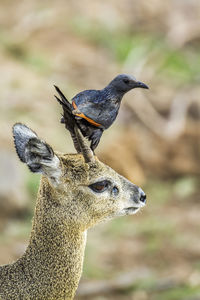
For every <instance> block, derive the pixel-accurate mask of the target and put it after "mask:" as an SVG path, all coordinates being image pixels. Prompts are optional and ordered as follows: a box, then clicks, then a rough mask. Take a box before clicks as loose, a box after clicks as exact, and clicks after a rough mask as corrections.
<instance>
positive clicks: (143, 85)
mask: <svg viewBox="0 0 200 300" xmlns="http://www.w3.org/2000/svg"><path fill="white" fill-rule="evenodd" d="M136 87H138V88H142V89H149V87H148V85H146V84H145V83H143V82H141V81H137V84H136Z"/></svg>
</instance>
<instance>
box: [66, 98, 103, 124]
mask: <svg viewBox="0 0 200 300" xmlns="http://www.w3.org/2000/svg"><path fill="white" fill-rule="evenodd" d="M72 105H73V108H74V109H77V108H78V107H77V105H76V103H75V102H74V101H73V102H72ZM75 115H76V116H78V117H81V118H83V119H85V120H86V121H88V122H89V123H90V124H92V125H94V126H96V127H99V126H101V124H99V123H97V122H95V121H94V120H92V119H90V118H88V117H86V116H85V115H84V114H83V113H80V114H79V113H77V114H75Z"/></svg>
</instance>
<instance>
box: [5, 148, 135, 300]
mask: <svg viewBox="0 0 200 300" xmlns="http://www.w3.org/2000/svg"><path fill="white" fill-rule="evenodd" d="M57 157H58V158H59V160H60V169H61V173H62V175H61V178H60V180H59V183H58V184H57V185H56V187H55V185H53V183H52V181H51V179H49V178H47V177H46V176H42V178H41V183H40V188H39V192H38V198H37V203H36V209H35V213H34V219H33V226H32V232H31V236H30V241H29V245H28V247H27V250H26V252H25V253H24V255H23V256H22V257H21V258H19V259H18V260H17V261H16V262H14V263H13V264H10V265H5V266H1V267H0V299H1V300H21V299H23V300H64V299H66V300H70V299H73V297H74V295H75V291H76V289H77V286H78V283H79V279H80V276H81V272H82V265H83V257H84V249H85V243H86V231H87V229H88V228H90V227H92V226H93V225H95V224H97V223H99V222H101V221H104V220H106V219H109V218H112V217H115V216H120V215H125V214H128V213H127V212H124V211H123V212H122V210H123V208H124V207H129V206H130V205H131V204H130V203H132V202H131V201H133V200H134V201H135V202H134V201H133V202H134V203H137V202H139V200H137V199H138V197H139V190H138V187H137V186H135V185H133V184H132V183H130V182H129V181H128V180H126V179H125V178H123V177H122V176H120V175H119V174H117V173H116V172H115V171H114V170H112V169H111V168H109V167H108V166H106V165H104V164H103V163H101V162H100V161H99V160H98V159H97V158H95V162H94V163H90V164H86V163H85V162H84V159H83V157H82V155H80V154H68V155H61V154H57ZM99 179H110V180H111V181H112V182H113V183H114V184H115V185H116V186H117V187H118V189H119V195H117V196H114V195H112V194H109V195H108V193H107V192H106V193H102V194H95V192H93V191H91V189H90V188H89V187H88V185H90V184H91V183H94V182H96V181H97V180H99ZM134 197H135V198H134ZM138 207H139V206H138Z"/></svg>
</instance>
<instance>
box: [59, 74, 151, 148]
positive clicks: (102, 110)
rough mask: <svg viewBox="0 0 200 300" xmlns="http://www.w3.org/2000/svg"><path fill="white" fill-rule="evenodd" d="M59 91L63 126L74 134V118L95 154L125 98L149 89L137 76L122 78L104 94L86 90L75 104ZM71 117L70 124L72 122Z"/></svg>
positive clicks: (113, 83)
mask: <svg viewBox="0 0 200 300" xmlns="http://www.w3.org/2000/svg"><path fill="white" fill-rule="evenodd" d="M55 88H56V90H57V92H58V93H59V95H60V97H61V99H59V98H58V97H56V96H55V97H56V99H57V100H58V101H59V103H60V104H61V105H62V107H63V111H64V114H63V117H62V119H61V123H65V126H66V128H67V129H69V130H70V129H71V130H70V132H71V133H72V131H73V128H72V127H73V126H71V128H69V127H70V124H69V115H71V117H72V115H73V117H74V121H75V122H76V124H77V125H78V127H79V128H80V130H81V132H82V134H83V135H84V136H85V137H86V138H88V140H89V141H91V145H90V147H91V149H92V150H93V151H94V149H95V148H96V147H97V145H98V144H99V141H100V138H101V136H102V133H103V131H104V130H105V129H107V128H109V127H110V126H111V125H112V123H113V122H114V120H115V119H116V117H117V115H118V111H119V108H120V104H121V100H122V98H123V96H124V94H125V93H127V92H128V91H130V90H132V89H134V88H143V89H148V86H147V85H146V84H144V83H143V82H141V81H137V80H136V79H135V78H134V77H133V76H130V75H126V74H120V75H118V76H116V77H115V78H114V79H113V80H112V81H111V82H110V83H109V84H108V85H107V86H106V87H105V88H103V89H102V90H86V91H83V92H80V93H78V94H77V95H76V96H75V97H73V98H72V104H71V103H70V102H69V101H68V100H67V99H66V98H65V96H64V95H63V93H62V92H61V91H60V89H59V88H58V87H57V86H55ZM71 117H70V120H72V118H71ZM67 123H68V124H67Z"/></svg>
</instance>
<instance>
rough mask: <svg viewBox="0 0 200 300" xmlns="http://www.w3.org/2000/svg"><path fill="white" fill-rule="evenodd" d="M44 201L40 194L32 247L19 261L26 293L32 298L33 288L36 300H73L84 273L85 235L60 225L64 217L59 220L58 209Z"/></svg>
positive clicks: (62, 224)
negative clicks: (24, 279)
mask: <svg viewBox="0 0 200 300" xmlns="http://www.w3.org/2000/svg"><path fill="white" fill-rule="evenodd" d="M45 198H46V197H44V196H43V195H41V194H40V196H39V199H38V201H37V205H36V211H35V215H34V220H33V228H32V232H31V237H30V242H29V246H28V247H27V250H26V252H25V254H24V255H23V256H22V258H21V259H20V260H19V261H18V263H21V264H22V266H23V270H24V272H26V282H27V285H26V287H25V289H26V290H27V289H29V288H30V291H27V292H28V294H29V292H30V294H32V293H33V289H32V286H34V293H35V298H34V297H33V299H44V300H50V299H51V300H64V299H65V300H69V299H73V297H74V294H75V291H76V289H77V287H78V283H79V280H80V276H81V273H82V266H83V258H84V251H85V244H86V231H81V230H79V229H78V228H75V227H73V226H72V224H70V225H68V223H67V222H66V223H65V222H62V221H60V220H62V218H61V216H59V218H56V216H58V215H59V214H61V213H60V210H59V207H58V208H56V207H53V208H52V207H51V206H49V207H48V203H49V199H48V201H46V200H47V199H45ZM51 203H52V201H51ZM55 205H56V204H55ZM51 209H53V211H54V214H51ZM56 209H57V212H56ZM30 299H32V298H30Z"/></svg>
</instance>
